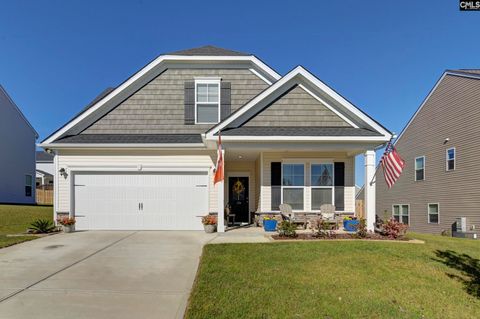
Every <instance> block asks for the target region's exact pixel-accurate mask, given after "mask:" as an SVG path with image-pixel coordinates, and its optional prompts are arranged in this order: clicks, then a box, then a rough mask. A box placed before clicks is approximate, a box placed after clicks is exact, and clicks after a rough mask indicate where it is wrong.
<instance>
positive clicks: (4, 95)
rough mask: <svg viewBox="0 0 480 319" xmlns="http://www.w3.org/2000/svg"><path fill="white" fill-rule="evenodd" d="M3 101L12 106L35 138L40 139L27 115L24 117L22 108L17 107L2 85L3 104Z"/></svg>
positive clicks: (0, 91) (1, 97) (0, 94)
mask: <svg viewBox="0 0 480 319" xmlns="http://www.w3.org/2000/svg"><path fill="white" fill-rule="evenodd" d="M2 100H3V101H4V102H5V104H8V105H11V106H12V108H13V109H14V110H15V111H16V112H17V113H18V115H20V118H21V119H22V120H23V121H24V122H25V124H27V126H28V127H29V128H30V129H31V130H32V131H33V133H34V134H35V137H36V138H38V133H37V131H36V130H35V129H34V128H33V126H32V124H30V122H29V121H28V120H27V118H26V117H25V115H23V113H22V111H21V110H20V108H19V107H18V106H17V104H15V102H14V101H13V99H12V98H11V97H10V95H8V93H7V91H6V90H5V89H4V88H3V86H2V85H0V103H1V102H2Z"/></svg>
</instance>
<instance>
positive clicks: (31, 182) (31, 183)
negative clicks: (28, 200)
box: [23, 174, 36, 197]
mask: <svg viewBox="0 0 480 319" xmlns="http://www.w3.org/2000/svg"><path fill="white" fill-rule="evenodd" d="M27 176H30V185H27ZM35 185H36V183H35ZM27 186H30V196H27V194H26V192H25V188H24V189H23V191H24V196H25V197H33V176H32V175H31V174H25V187H27Z"/></svg>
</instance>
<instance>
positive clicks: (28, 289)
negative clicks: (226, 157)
mask: <svg viewBox="0 0 480 319" xmlns="http://www.w3.org/2000/svg"><path fill="white" fill-rule="evenodd" d="M214 236H215V235H207V234H205V233H203V232H173V231H172V232H167V231H165V232H160V231H142V232H134V231H102V232H100V231H95V232H94V231H89V232H76V233H73V234H58V235H54V236H49V237H45V238H42V239H38V240H34V241H31V242H27V243H23V244H20V245H16V246H12V247H8V248H5V249H0V318H12V319H13V318H66V317H68V318H70V319H73V318H91V319H94V318H116V319H119V318H182V317H183V314H184V311H185V306H186V303H187V300H188V297H189V294H190V290H191V287H192V284H193V281H194V279H195V274H196V271H197V266H198V261H199V257H200V255H201V250H202V247H203V245H204V244H205V243H206V242H208V241H209V240H210V239H212V238H214Z"/></svg>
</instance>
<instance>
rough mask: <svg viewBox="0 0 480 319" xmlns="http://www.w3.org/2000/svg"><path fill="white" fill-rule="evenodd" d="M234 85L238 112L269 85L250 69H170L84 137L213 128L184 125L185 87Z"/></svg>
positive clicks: (234, 104)
mask: <svg viewBox="0 0 480 319" xmlns="http://www.w3.org/2000/svg"><path fill="white" fill-rule="evenodd" d="M208 76H217V77H218V76H219V77H221V78H222V81H226V82H230V83H231V109H232V111H235V110H236V109H238V108H239V107H240V106H242V105H244V104H245V103H246V102H248V101H249V100H250V99H252V98H253V97H254V96H255V95H257V94H258V93H260V92H261V91H263V90H264V89H265V88H267V86H268V85H267V84H266V83H265V82H264V81H263V80H261V79H260V78H259V77H257V76H256V75H255V74H253V73H252V72H251V71H250V70H248V69H168V70H166V71H165V72H163V73H162V74H161V75H159V76H158V77H156V78H155V79H154V80H153V81H151V82H150V83H148V84H147V85H145V86H144V87H143V88H141V89H140V90H139V91H137V92H136V93H135V94H133V95H132V96H130V97H129V98H127V99H126V100H125V101H124V102H122V103H121V104H120V105H118V106H117V107H116V108H115V109H113V110H112V111H111V112H110V113H108V114H107V115H106V116H104V117H103V118H101V119H100V120H98V121H97V122H96V123H94V124H93V125H91V126H90V127H89V128H87V129H86V130H85V131H83V132H82V133H81V134H189V133H203V132H205V131H206V130H208V129H209V128H210V127H212V126H213V125H185V106H184V85H185V82H188V81H193V80H194V78H195V77H208Z"/></svg>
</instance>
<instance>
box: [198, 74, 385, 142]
mask: <svg viewBox="0 0 480 319" xmlns="http://www.w3.org/2000/svg"><path fill="white" fill-rule="evenodd" d="M297 76H300V77H303V78H304V79H305V80H306V81H307V82H308V83H310V84H311V85H313V86H314V87H317V88H318V89H319V90H321V91H323V92H325V93H326V94H327V95H329V96H330V97H331V98H332V99H334V100H335V101H337V102H338V103H339V104H341V105H342V106H343V107H345V108H346V109H347V110H348V111H349V112H351V113H352V114H353V115H355V116H356V117H357V118H358V119H360V120H361V121H363V122H364V123H366V124H367V125H369V126H371V127H372V128H374V129H375V130H376V131H377V132H379V133H380V134H382V135H383V136H384V139H383V140H385V141H388V140H390V138H391V136H392V134H391V133H390V132H388V131H387V130H386V129H384V128H383V127H382V126H381V125H379V124H378V123H377V122H375V121H374V120H373V119H371V118H370V117H369V116H367V115H366V114H365V113H363V112H362V111H360V110H359V109H358V108H357V107H355V106H354V105H353V104H351V103H350V102H348V101H347V100H345V99H344V98H343V97H342V96H340V95H339V94H338V93H336V92H335V91H334V90H332V89H331V88H330V87H329V86H327V85H326V84H325V83H323V82H322V81H320V80H319V79H317V78H316V77H315V76H314V75H313V74H311V73H310V72H308V71H307V70H305V69H304V68H303V67H301V66H298V67H296V68H295V69H293V70H292V71H290V72H289V73H287V74H286V75H285V76H284V77H282V78H281V79H280V80H278V81H277V82H275V83H274V84H272V85H271V86H270V87H268V88H267V89H265V90H264V91H263V92H262V93H260V94H259V95H257V96H256V97H255V98H253V99H252V100H251V101H250V102H248V103H247V104H245V105H244V106H242V107H241V108H240V109H238V110H237V111H236V112H234V113H232V114H231V115H230V116H229V117H228V118H226V119H225V120H224V121H223V122H221V123H219V124H218V125H216V126H214V127H213V128H212V129H210V130H209V131H207V133H206V136H207V138H210V137H212V136H214V135H215V134H216V133H217V132H218V131H220V130H222V129H224V128H226V127H228V125H229V124H231V123H232V122H234V121H235V120H237V119H239V118H240V117H241V116H242V115H245V114H246V113H247V111H249V110H250V109H251V108H253V107H254V106H255V105H257V104H258V103H260V102H261V101H263V100H264V99H266V98H267V97H270V96H271V95H272V94H274V92H275V91H276V90H278V89H280V88H281V87H282V86H284V85H286V84H288V83H289V82H290V81H292V82H293V81H295V80H294V78H295V77H297ZM297 82H298V80H297V81H295V83H296V84H300V83H297ZM330 107H331V106H330ZM337 112H338V111H337ZM350 122H351V121H350Z"/></svg>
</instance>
